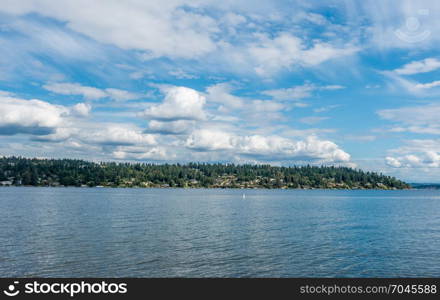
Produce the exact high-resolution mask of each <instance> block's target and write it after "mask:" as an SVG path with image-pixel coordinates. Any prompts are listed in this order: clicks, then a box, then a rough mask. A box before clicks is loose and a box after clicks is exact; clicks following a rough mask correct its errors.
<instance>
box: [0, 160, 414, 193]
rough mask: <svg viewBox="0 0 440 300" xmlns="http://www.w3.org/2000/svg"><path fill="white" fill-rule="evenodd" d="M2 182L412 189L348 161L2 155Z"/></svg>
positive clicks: (40, 184) (5, 183)
mask: <svg viewBox="0 0 440 300" xmlns="http://www.w3.org/2000/svg"><path fill="white" fill-rule="evenodd" d="M0 185H16V186H23V185H24V186H90V187H94V186H104V187H185V188H186V187H191V188H201V187H203V188H269V189H271V188H301V189H311V188H324V189H408V188H410V185H408V184H407V183H405V182H402V181H400V180H398V179H396V178H394V177H390V176H385V175H382V174H377V173H372V172H363V171H361V170H355V169H351V168H346V167H326V166H321V167H316V166H301V167H274V166H270V165H234V164H205V163H188V164H183V165H182V164H160V165H159V164H145V163H115V162H102V163H94V162H88V161H83V160H74V159H28V158H21V157H3V158H0Z"/></svg>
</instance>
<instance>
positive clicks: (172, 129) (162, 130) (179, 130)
mask: <svg viewBox="0 0 440 300" xmlns="http://www.w3.org/2000/svg"><path fill="white" fill-rule="evenodd" d="M194 126H195V121H193V120H177V121H171V122H162V121H157V120H151V121H150V122H148V129H147V130H146V132H148V133H158V134H175V135H179V134H184V133H188V132H189V131H190V130H191V129H192V128H194Z"/></svg>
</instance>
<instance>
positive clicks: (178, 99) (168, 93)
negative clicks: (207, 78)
mask: <svg viewBox="0 0 440 300" xmlns="http://www.w3.org/2000/svg"><path fill="white" fill-rule="evenodd" d="M162 89H163V91H164V92H165V98H164V99H163V101H162V103H160V104H157V105H152V106H151V107H149V108H147V109H146V110H145V111H144V112H143V113H141V114H140V116H142V117H144V118H147V119H154V120H160V121H176V120H204V119H205V118H206V116H205V112H204V111H203V106H204V105H205V96H203V95H201V94H200V93H199V92H197V91H196V90H193V89H190V88H186V87H179V86H171V87H164V88H162Z"/></svg>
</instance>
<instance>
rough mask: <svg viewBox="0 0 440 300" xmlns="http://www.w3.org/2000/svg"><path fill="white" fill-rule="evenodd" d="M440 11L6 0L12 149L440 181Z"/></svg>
mask: <svg viewBox="0 0 440 300" xmlns="http://www.w3.org/2000/svg"><path fill="white" fill-rule="evenodd" d="M439 40H440V4H439V3H438V1H404V0H403V1H392V0H382V1H379V0H376V1H369V0H364V1H360V0H359V1H324V0H323V1H282V0H279V1H265V0H261V1H250V0H237V1H232V0H223V1H214V0H192V1H185V0H160V1H157V0H150V1H143V0H125V1H119V0H94V1H86V0H75V1H73V0H60V1H53V0H22V1H16V0H1V2H0V155H3V156H9V155H21V156H25V157H41V158H80V159H87V160H92V161H120V162H125V161H132V162H150V163H176V162H179V163H185V162H211V163H214V162H221V163H238V164H244V163H251V164H254V163H256V164H272V165H285V166H291V165H305V164H310V165H335V166H348V167H352V168H360V169H363V170H366V171H375V172H382V173H384V174H386V175H391V176H396V177H398V178H400V179H403V180H406V181H409V182H432V183H438V182H440V102H439V98H440V55H439V50H440V49H439V45H440V43H439Z"/></svg>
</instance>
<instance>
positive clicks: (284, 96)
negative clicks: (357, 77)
mask: <svg viewBox="0 0 440 300" xmlns="http://www.w3.org/2000/svg"><path fill="white" fill-rule="evenodd" d="M344 88H345V87H344V86H342V85H324V86H319V85H316V84H311V83H305V84H303V85H298V86H293V87H290V88H284V89H275V90H266V91H263V92H262V93H263V94H265V95H268V96H271V97H273V98H274V99H277V100H297V99H304V98H309V97H311V96H312V94H313V92H314V91H317V90H330V91H332V90H340V89H344Z"/></svg>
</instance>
